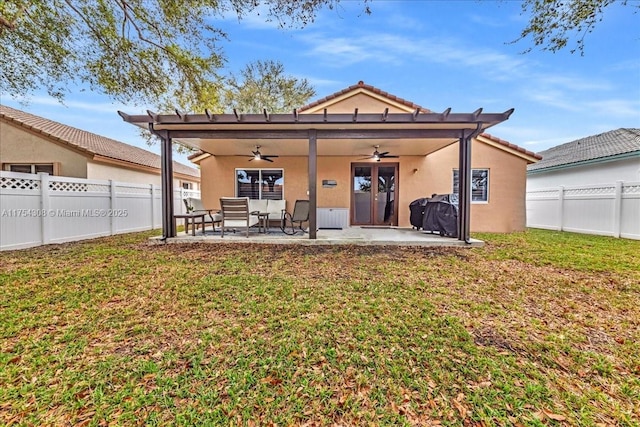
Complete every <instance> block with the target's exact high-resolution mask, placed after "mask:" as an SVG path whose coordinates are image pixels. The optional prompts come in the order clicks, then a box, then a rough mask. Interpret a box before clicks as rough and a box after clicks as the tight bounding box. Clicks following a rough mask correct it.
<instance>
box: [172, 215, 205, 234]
mask: <svg viewBox="0 0 640 427" xmlns="http://www.w3.org/2000/svg"><path fill="white" fill-rule="evenodd" d="M204 216H205V213H204V212H203V213H187V214H175V215H174V216H173V218H174V220H175V219H180V218H183V219H184V232H185V234H189V223H191V235H192V236H195V235H196V219H198V218H200V224H202V234H205V231H204Z"/></svg>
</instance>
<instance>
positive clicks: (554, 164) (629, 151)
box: [527, 128, 640, 172]
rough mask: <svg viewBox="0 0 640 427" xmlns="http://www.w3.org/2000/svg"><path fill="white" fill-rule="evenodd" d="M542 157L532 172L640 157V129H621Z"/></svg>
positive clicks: (546, 152) (562, 147)
mask: <svg viewBox="0 0 640 427" xmlns="http://www.w3.org/2000/svg"><path fill="white" fill-rule="evenodd" d="M538 154H539V155H541V156H542V160H541V161H539V162H538V163H536V164H533V165H529V166H528V168H527V169H528V171H530V172H531V171H542V170H546V169H556V168H559V167H568V166H577V165H579V164H584V163H595V162H603V161H609V160H613V159H616V158H620V157H627V156H629V155H640V129H635V128H620V129H616V130H612V131H609V132H604V133H601V134H598V135H592V136H588V137H586V138H582V139H577V140H575V141H571V142H567V143H566V144H562V145H558V146H557V147H553V148H549V149H548V150H545V151H541V152H540V153H538Z"/></svg>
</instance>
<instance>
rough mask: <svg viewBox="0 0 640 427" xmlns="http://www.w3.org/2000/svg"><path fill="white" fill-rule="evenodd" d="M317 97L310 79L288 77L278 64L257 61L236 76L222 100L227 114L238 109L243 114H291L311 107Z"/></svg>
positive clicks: (230, 81)
mask: <svg viewBox="0 0 640 427" xmlns="http://www.w3.org/2000/svg"><path fill="white" fill-rule="evenodd" d="M315 94H316V91H315V90H314V89H313V87H312V86H311V84H310V83H309V81H308V80H307V79H298V78H296V77H292V76H287V75H286V74H285V71H284V65H282V63H280V62H278V61H255V62H252V63H250V64H248V65H247V66H246V67H245V68H244V69H242V70H241V71H240V75H239V76H235V75H232V76H231V77H230V78H228V79H227V82H226V84H225V90H224V95H223V97H222V102H223V108H224V109H225V110H227V111H229V110H231V109H233V108H237V109H238V111H241V112H243V113H261V112H262V111H263V109H266V110H267V111H268V112H269V113H287V112H291V111H293V109H294V108H299V107H301V106H303V105H305V104H306V103H307V101H309V99H310V98H311V97H312V96H314V95H315Z"/></svg>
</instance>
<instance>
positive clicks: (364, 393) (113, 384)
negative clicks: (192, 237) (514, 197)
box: [0, 230, 640, 426]
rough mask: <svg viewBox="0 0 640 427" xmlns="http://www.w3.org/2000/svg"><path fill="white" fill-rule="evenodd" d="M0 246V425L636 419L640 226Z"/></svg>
mask: <svg viewBox="0 0 640 427" xmlns="http://www.w3.org/2000/svg"><path fill="white" fill-rule="evenodd" d="M149 235H150V234H149V233H142V234H132V235H124V236H118V237H113V238H104V239H97V240H93V241H88V242H81V243H72V244H65V245H60V246H47V247H42V248H36V249H29V250H24V251H14V252H4V253H0V295H2V297H1V299H0V335H1V341H0V425H56V426H57V425H81V426H84V425H96V426H98V425H183V426H191V425H246V426H253V425H281V426H287V425H307V426H316V425H418V426H428V425H451V426H494V425H505V426H507V425H508V426H543V425H579V426H606V425H612V426H638V425H640V422H639V419H640V403H639V402H640V242H637V241H629V240H623V239H612V238H606V237H596V236H584V235H577V234H569V233H555V232H550V231H541V230H530V231H528V232H526V233H516V234H510V235H494V234H482V235H474V237H478V238H481V239H484V240H485V241H486V242H487V244H486V246H485V247H483V248H474V249H464V248H457V249H454V248H451V249H449V248H447V249H444V248H434V249H424V248H398V247H355V246H348V247H335V246H333V247H321V246H316V247H309V246H281V245H275V246H268V245H245V244H231V243H229V244H224V245H206V244H193V245H165V246H160V245H158V246H149V245H147V238H148V237H149Z"/></svg>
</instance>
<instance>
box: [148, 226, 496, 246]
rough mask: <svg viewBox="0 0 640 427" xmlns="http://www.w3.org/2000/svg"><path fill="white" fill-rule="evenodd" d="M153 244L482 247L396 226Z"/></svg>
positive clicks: (212, 235)
mask: <svg viewBox="0 0 640 427" xmlns="http://www.w3.org/2000/svg"><path fill="white" fill-rule="evenodd" d="M151 240H152V243H157V244H160V243H211V244H220V243H221V244H224V243H261V244H285V245H286V244H295V245H379V246H388V245H391V246H440V247H443V246H444V247H447V246H451V247H480V246H483V245H484V242H483V241H481V240H476V239H471V241H470V243H466V242H464V241H460V240H458V239H454V238H451V237H444V236H440V235H439V234H432V233H428V232H424V231H418V230H414V229H411V228H398V227H384V228H383V227H380V228H378V227H349V228H345V229H341V230H325V229H320V230H318V233H317V239H315V240H311V239H309V235H308V234H304V235H303V234H300V233H299V234H296V235H294V236H289V235H286V234H284V233H283V232H282V231H281V230H280V229H278V228H271V230H270V232H269V233H266V234H264V233H258V231H257V229H256V230H251V232H250V233H249V237H246V235H245V233H244V232H241V231H238V232H237V233H232V232H227V231H225V234H224V237H221V236H220V232H219V231H218V230H216V231H215V232H213V231H212V230H211V229H207V230H206V234H204V235H203V234H202V231H201V230H198V231H197V232H196V235H195V236H192V235H191V234H188V235H187V234H185V233H184V232H181V233H178V236H177V237H174V238H169V239H167V240H166V242H165V241H164V240H163V239H162V238H161V237H154V238H152V239H151Z"/></svg>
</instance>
